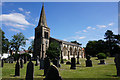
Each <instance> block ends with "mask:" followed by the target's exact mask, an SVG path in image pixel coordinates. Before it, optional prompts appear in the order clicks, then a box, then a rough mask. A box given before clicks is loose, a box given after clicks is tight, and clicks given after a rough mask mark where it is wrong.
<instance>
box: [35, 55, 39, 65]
mask: <svg viewBox="0 0 120 80" xmlns="http://www.w3.org/2000/svg"><path fill="white" fill-rule="evenodd" d="M35 60H36V64H35V66H38V57H36V59H35Z"/></svg>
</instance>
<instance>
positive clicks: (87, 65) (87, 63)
mask: <svg viewBox="0 0 120 80" xmlns="http://www.w3.org/2000/svg"><path fill="white" fill-rule="evenodd" d="M86 59H87V60H86V67H92V61H91V60H90V56H89V55H88V56H86Z"/></svg>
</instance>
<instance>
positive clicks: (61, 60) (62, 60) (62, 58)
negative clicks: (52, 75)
mask: <svg viewBox="0 0 120 80" xmlns="http://www.w3.org/2000/svg"><path fill="white" fill-rule="evenodd" d="M61 63H62V64H64V61H63V56H61Z"/></svg>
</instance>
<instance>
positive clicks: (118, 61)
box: [115, 54, 120, 76]
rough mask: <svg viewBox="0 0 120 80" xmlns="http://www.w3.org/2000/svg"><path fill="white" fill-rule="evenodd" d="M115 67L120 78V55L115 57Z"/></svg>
mask: <svg viewBox="0 0 120 80" xmlns="http://www.w3.org/2000/svg"><path fill="white" fill-rule="evenodd" d="M115 65H116V69H117V76H120V54H116V55H115Z"/></svg>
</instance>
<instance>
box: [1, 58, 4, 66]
mask: <svg viewBox="0 0 120 80" xmlns="http://www.w3.org/2000/svg"><path fill="white" fill-rule="evenodd" d="M3 66H4V60H3V59H2V60H1V67H3Z"/></svg>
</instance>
